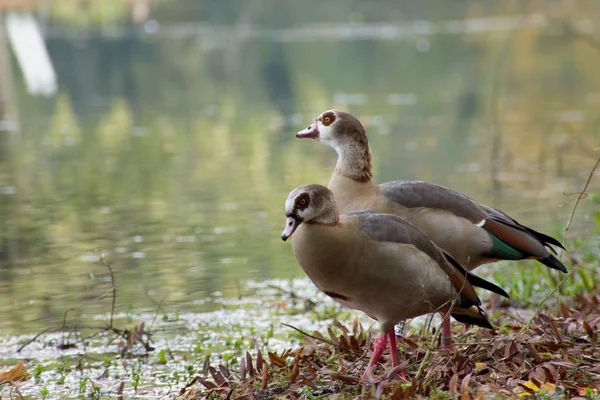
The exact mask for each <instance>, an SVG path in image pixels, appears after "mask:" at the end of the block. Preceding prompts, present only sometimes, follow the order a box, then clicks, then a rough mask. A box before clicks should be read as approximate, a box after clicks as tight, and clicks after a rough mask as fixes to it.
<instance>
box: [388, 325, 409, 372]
mask: <svg viewBox="0 0 600 400" xmlns="http://www.w3.org/2000/svg"><path fill="white" fill-rule="evenodd" d="M387 336H388V341H389V342H390V354H391V355H392V367H393V368H396V367H397V366H398V365H400V358H399V357H398V345H397V344H396V332H395V331H394V329H393V328H392V330H390V331H389V332H388V334H387ZM398 375H399V376H400V378H403V379H404V378H406V372H405V371H404V370H402V371H400V372H398Z"/></svg>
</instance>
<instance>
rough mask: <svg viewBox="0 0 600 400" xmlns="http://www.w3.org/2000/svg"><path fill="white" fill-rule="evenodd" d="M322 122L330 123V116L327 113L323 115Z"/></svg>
mask: <svg viewBox="0 0 600 400" xmlns="http://www.w3.org/2000/svg"><path fill="white" fill-rule="evenodd" d="M323 123H324V124H325V125H329V124H330V123H331V117H330V116H329V115H327V116H326V117H323Z"/></svg>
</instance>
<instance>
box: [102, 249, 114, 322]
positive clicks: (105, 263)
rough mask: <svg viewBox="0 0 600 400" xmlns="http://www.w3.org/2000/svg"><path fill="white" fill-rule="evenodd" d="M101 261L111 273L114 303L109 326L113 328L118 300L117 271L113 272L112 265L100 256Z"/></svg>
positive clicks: (111, 308)
mask: <svg viewBox="0 0 600 400" xmlns="http://www.w3.org/2000/svg"><path fill="white" fill-rule="evenodd" d="M99 263H100V264H102V265H104V266H105V267H106V268H107V269H108V272H109V273H110V284H111V291H112V304H111V307H110V325H109V327H110V328H112V327H113V317H114V315H115V303H116V301H117V286H116V285H115V273H114V272H113V269H112V267H111V266H110V264H109V263H108V262H106V261H104V258H103V257H100V261H99Z"/></svg>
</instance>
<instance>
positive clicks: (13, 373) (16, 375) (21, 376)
mask: <svg viewBox="0 0 600 400" xmlns="http://www.w3.org/2000/svg"><path fill="white" fill-rule="evenodd" d="M28 378H29V375H28V374H27V370H26V369H25V363H24V362H23V361H19V362H18V363H17V364H16V365H15V366H14V367H12V368H11V369H9V370H7V371H3V372H0V383H5V382H19V381H24V380H27V379H28Z"/></svg>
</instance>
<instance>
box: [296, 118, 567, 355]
mask: <svg viewBox="0 0 600 400" xmlns="http://www.w3.org/2000/svg"><path fill="white" fill-rule="evenodd" d="M296 136H297V137H299V138H312V139H316V140H319V141H320V142H322V143H325V144H326V145H328V146H330V147H332V148H333V149H334V150H335V151H336V152H337V154H338V160H337V164H336V167H335V170H334V172H333V175H332V176H331V179H330V181H329V185H328V186H329V189H331V191H332V192H333V193H334V195H335V198H336V201H337V203H338V206H339V208H340V211H341V212H342V213H347V212H350V211H358V210H363V209H371V210H375V211H378V212H384V213H390V214H395V215H398V216H400V217H402V218H405V219H406V220H408V221H409V222H410V223H412V224H413V225H415V226H416V227H418V228H419V229H420V230H421V231H423V232H424V233H425V234H426V235H427V236H429V238H430V239H431V240H433V242H435V243H436V244H437V245H438V246H440V247H441V248H443V249H444V250H446V251H447V252H448V253H450V254H451V255H452V257H454V259H455V260H456V261H458V262H459V263H460V264H461V265H464V266H465V267H466V268H467V269H468V270H473V269H474V268H476V267H478V266H480V265H482V264H485V263H489V262H494V261H497V260H522V259H536V260H538V261H539V262H541V263H542V264H544V265H546V266H548V267H550V268H553V269H557V270H559V271H561V272H567V269H566V268H565V266H564V265H563V264H562V263H561V262H560V261H559V260H558V259H557V258H556V257H555V256H554V255H552V254H551V253H550V252H549V251H548V250H551V251H552V252H554V253H555V254H556V252H555V250H554V249H553V248H552V247H551V245H553V246H557V247H560V248H563V249H564V247H563V246H562V244H561V243H560V242H559V241H557V240H556V239H554V238H552V237H550V236H547V235H544V234H543V233H539V232H536V231H535V230H533V229H531V228H528V227H526V226H524V225H521V224H520V223H518V222H517V221H516V220H514V219H513V218H511V217H509V216H508V215H506V214H505V213H503V212H502V211H499V210H496V209H493V208H490V207H487V206H484V205H482V204H479V203H476V202H475V201H473V200H472V199H470V198H469V197H467V196H465V195H462V194H460V193H457V192H454V191H452V190H450V189H447V188H445V187H443V186H439V185H435V184H433V183H428V182H421V181H395V182H387V183H383V184H380V185H378V184H375V183H374V182H373V181H372V180H371V178H372V176H373V172H372V168H371V151H370V148H369V142H368V140H367V135H366V133H365V129H364V127H363V126H362V124H361V123H360V121H359V120H358V119H356V118H355V117H354V116H352V115H351V114H349V113H346V112H342V111H338V110H329V111H325V112H324V113H322V114H321V115H320V116H319V117H318V118H316V119H315V120H314V121H313V123H312V124H311V125H310V126H309V127H308V128H306V129H304V130H302V131H300V132H298V133H297V134H296ZM449 336H450V325H449V320H448V319H446V320H445V321H444V335H443V336H442V345H444V346H449V345H450V341H451V338H450V337H449Z"/></svg>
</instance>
